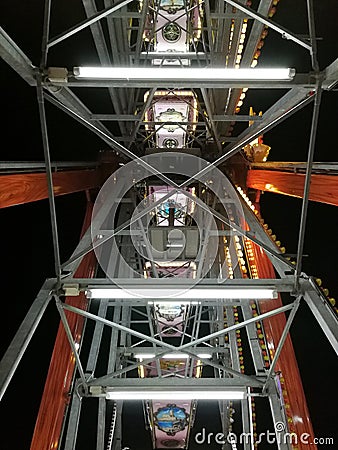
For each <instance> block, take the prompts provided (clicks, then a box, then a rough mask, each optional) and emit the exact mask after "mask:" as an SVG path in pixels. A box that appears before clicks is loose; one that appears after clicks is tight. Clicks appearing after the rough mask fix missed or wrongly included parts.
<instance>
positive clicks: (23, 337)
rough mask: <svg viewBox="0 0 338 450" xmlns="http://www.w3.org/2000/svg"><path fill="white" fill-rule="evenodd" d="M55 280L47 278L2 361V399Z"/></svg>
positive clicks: (46, 302)
mask: <svg viewBox="0 0 338 450" xmlns="http://www.w3.org/2000/svg"><path fill="white" fill-rule="evenodd" d="M54 285H55V280H54V279H51V280H46V281H45V283H44V284H43V286H42V288H41V290H40V292H39V293H38V295H37V297H36V299H35V300H34V302H33V304H32V306H31V307H30V309H29V311H28V313H27V315H26V317H25V318H24V320H23V322H22V324H21V325H20V327H19V329H18V331H17V332H16V334H15V336H14V338H13V340H12V342H11V344H10V346H9V347H8V349H7V351H6V353H5V354H4V356H3V358H2V360H1V362H0V399H1V398H2V396H3V395H4V393H5V391H6V389H7V386H8V385H9V383H10V381H11V379H12V377H13V375H14V373H15V371H16V368H17V367H18V365H19V362H20V361H21V358H22V356H23V354H24V353H25V351H26V348H27V347H28V344H29V343H30V340H31V339H32V336H33V334H34V332H35V330H36V328H37V326H38V325H39V323H40V320H41V318H42V316H43V314H44V312H45V310H46V308H47V306H48V304H49V302H50V300H51V298H52V294H51V291H52V289H53V287H54Z"/></svg>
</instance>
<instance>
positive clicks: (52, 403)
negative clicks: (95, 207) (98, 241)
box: [31, 203, 96, 450]
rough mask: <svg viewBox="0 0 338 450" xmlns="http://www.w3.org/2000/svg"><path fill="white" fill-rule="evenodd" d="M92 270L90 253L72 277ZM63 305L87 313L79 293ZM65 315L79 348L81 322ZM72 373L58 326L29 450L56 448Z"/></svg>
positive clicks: (93, 262) (72, 362) (64, 338)
mask: <svg viewBox="0 0 338 450" xmlns="http://www.w3.org/2000/svg"><path fill="white" fill-rule="evenodd" d="M91 214H92V203H88V205H87V211H86V216H85V220H84V224H83V229H82V234H83V233H84V232H85V231H86V230H87V228H88V226H90V220H91ZM95 267H96V259H95V255H94V253H93V252H91V253H88V254H87V255H86V256H85V257H84V258H83V260H82V262H81V264H80V266H79V268H78V270H77V271H76V272H75V276H76V277H80V278H81V277H84V278H91V277H93V276H94V273H95ZM66 303H67V304H68V305H72V306H75V307H77V308H81V309H87V306H88V301H87V299H86V297H85V296H84V295H83V293H81V294H80V295H79V296H78V297H66ZM65 314H66V317H67V320H68V324H69V327H70V330H71V332H72V335H73V338H74V341H75V342H76V343H78V344H80V342H81V337H82V332H83V326H84V318H83V317H82V316H79V315H77V314H73V313H71V312H69V311H65ZM74 371H75V358H74V355H73V352H72V350H71V348H70V345H69V341H68V338H67V336H66V333H65V330H64V327H63V324H62V323H61V322H60V325H59V329H58V333H57V336H56V340H55V345H54V350H53V354H52V358H51V362H50V365H49V370H48V375H47V379H46V384H45V388H44V391H43V395H42V399H41V403H40V409H39V413H38V417H37V420H36V423H35V429H34V434H33V438H32V442H31V450H52V449H56V448H58V445H59V441H60V436H61V430H62V424H63V420H64V416H65V413H66V408H67V405H68V403H69V392H70V390H71V385H72V381H73V376H74Z"/></svg>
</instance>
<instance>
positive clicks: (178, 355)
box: [134, 353, 212, 359]
mask: <svg viewBox="0 0 338 450" xmlns="http://www.w3.org/2000/svg"><path fill="white" fill-rule="evenodd" d="M134 357H135V358H136V359H147V358H155V353H136V354H135V355H134ZM196 357H197V358H205V359H209V358H211V357H212V355H211V353H198V354H197V355H196ZM162 358H163V359H188V358H189V355H188V354H187V353H167V354H166V355H163V356H162Z"/></svg>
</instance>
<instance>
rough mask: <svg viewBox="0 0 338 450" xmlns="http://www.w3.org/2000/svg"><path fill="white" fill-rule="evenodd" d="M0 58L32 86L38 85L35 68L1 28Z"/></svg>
mask: <svg viewBox="0 0 338 450" xmlns="http://www.w3.org/2000/svg"><path fill="white" fill-rule="evenodd" d="M0 56H1V58H2V59H3V60H4V61H6V63H7V64H9V65H10V66H11V67H12V69H14V70H15V72H17V73H18V74H19V75H20V77H22V78H23V79H24V80H25V81H26V82H27V83H28V84H29V85H30V86H35V85H36V80H35V76H34V74H35V69H36V68H35V66H34V65H33V63H32V61H30V59H29V58H28V57H27V56H26V55H25V54H24V52H23V51H22V50H21V49H20V48H19V47H18V46H17V45H16V43H15V42H14V41H13V40H12V39H11V38H10V37H9V36H8V34H7V33H6V32H5V30H4V29H3V28H1V27H0Z"/></svg>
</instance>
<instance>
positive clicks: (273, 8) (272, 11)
mask: <svg viewBox="0 0 338 450" xmlns="http://www.w3.org/2000/svg"><path fill="white" fill-rule="evenodd" d="M251 3H252V2H251V1H250V0H248V1H247V3H246V5H247V6H249V7H250V6H251ZM278 3H279V0H273V2H272V4H271V7H270V10H269V13H268V17H269V18H271V17H272V16H273V15H274V14H275V12H276V6H277V4H278ZM247 27H248V19H244V20H243V25H242V30H241V36H240V39H239V45H238V49H237V56H236V65H235V68H237V69H239V67H240V62H241V59H242V53H243V49H244V41H245V34H246V30H247ZM233 30H234V23H233V24H232V26H231V33H230V43H231V40H232V37H233ZM267 35H268V26H267V25H265V26H264V29H263V31H262V34H261V39H260V41H259V42H258V44H257V47H256V50H255V53H254V57H253V60H252V62H251V67H252V68H254V67H256V66H257V64H258V58H259V56H260V54H261V49H262V47H263V45H264V39H265V38H266V36H267ZM230 45H231V44H230ZM247 90H248V88H244V89H242V93H241V95H240V97H239V100H238V103H237V106H236V109H235V112H236V113H239V111H240V108H241V106H242V105H243V101H244V99H245V96H246V92H247Z"/></svg>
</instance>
